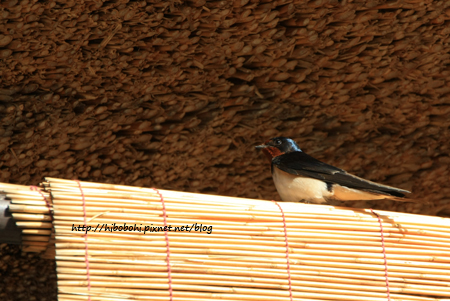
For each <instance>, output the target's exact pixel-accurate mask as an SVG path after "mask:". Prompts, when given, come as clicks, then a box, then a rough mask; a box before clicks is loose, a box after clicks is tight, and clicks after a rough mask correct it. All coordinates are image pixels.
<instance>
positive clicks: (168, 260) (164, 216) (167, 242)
mask: <svg viewBox="0 0 450 301" xmlns="http://www.w3.org/2000/svg"><path fill="white" fill-rule="evenodd" d="M152 189H153V190H154V191H156V193H157V194H159V197H160V199H161V204H162V208H163V218H164V229H165V230H164V236H165V237H166V250H167V278H169V296H170V301H172V300H173V299H172V270H171V268H170V244H169V234H168V233H167V212H166V204H165V203H164V198H163V196H162V194H161V192H159V190H158V189H156V188H152Z"/></svg>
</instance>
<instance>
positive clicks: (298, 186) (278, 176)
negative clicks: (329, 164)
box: [272, 166, 332, 204]
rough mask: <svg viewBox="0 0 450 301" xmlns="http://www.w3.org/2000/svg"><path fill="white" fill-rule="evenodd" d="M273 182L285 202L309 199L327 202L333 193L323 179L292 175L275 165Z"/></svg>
mask: <svg viewBox="0 0 450 301" xmlns="http://www.w3.org/2000/svg"><path fill="white" fill-rule="evenodd" d="M272 177H273V182H274V183H275V187H276V188H277V191H278V194H279V195H280V197H281V199H282V200H283V201H285V202H299V201H307V202H310V203H316V204H320V203H326V199H325V198H327V197H330V196H332V193H331V192H329V191H328V190H327V184H326V183H325V182H323V181H320V180H316V179H312V178H306V177H300V176H295V175H291V174H289V173H287V172H284V171H282V170H280V169H278V168H277V167H275V166H274V167H273V174H272Z"/></svg>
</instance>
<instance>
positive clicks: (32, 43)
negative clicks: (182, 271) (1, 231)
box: [0, 0, 450, 300]
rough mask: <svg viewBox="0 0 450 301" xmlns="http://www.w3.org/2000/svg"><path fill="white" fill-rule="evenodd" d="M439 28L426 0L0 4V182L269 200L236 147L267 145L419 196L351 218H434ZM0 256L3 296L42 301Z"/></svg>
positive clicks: (449, 138)
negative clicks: (381, 214) (291, 146)
mask: <svg viewBox="0 0 450 301" xmlns="http://www.w3.org/2000/svg"><path fill="white" fill-rule="evenodd" d="M153 2H155V3H153ZM449 20H450V2H449V1H431V0H426V1H418V0H398V1H381V0H380V1H378V0H364V1H363V0H355V1H350V0H349V1H346V0H344V1H337V0H315V1H289V0H286V1H285V0H278V1H267V0H262V1H257V0H250V1H249V0H236V1H231V0H230V1H208V2H207V1H204V0H193V1H186V2H182V1H162V2H159V1H128V0H123V1H121V0H113V1H105V2H103V1H98V0H96V1H83V0H77V1H74V0H72V1H60V0H58V1H53V0H50V1H39V2H38V1H37V0H23V1H17V0H5V1H1V3H0V75H1V76H0V113H1V121H0V124H1V127H0V151H1V153H0V166H1V167H0V181H1V182H10V183H20V184H37V183H39V182H40V181H42V179H43V177H44V176H52V177H61V178H68V179H74V178H79V179H83V180H88V181H98V182H110V183H117V184H119V183H123V184H129V185H139V186H155V187H160V188H164V189H175V190H182V191H194V192H205V193H213V194H223V195H233V196H241V197H251V198H263V199H273V198H275V199H278V196H277V194H276V191H275V188H274V186H273V184H272V179H271V176H270V171H269V165H268V162H266V161H265V158H264V157H263V156H262V154H260V153H258V152H257V151H256V150H254V149H253V146H254V145H256V144H260V143H261V142H264V141H265V140H266V139H267V138H270V137H273V136H277V135H283V136H289V137H292V138H294V139H295V140H296V141H297V142H298V143H299V145H300V147H301V148H302V149H303V150H304V151H305V152H307V153H309V154H310V155H312V156H314V157H316V158H318V159H321V160H323V161H325V162H327V163H330V164H333V165H337V166H338V167H341V168H343V169H346V170H348V171H349V172H352V173H355V174H356V175H359V176H362V177H365V178H368V179H371V180H374V181H379V182H382V183H385V184H390V185H394V186H398V187H401V188H406V189H410V190H412V191H413V197H414V198H418V199H422V198H426V199H428V200H430V201H431V204H428V205H422V204H418V205H412V204H404V203H400V204H392V202H389V201H385V202H381V203H377V204H373V203H368V204H353V205H355V206H366V207H374V208H385V209H391V210H400V211H407V212H413V213H423V214H433V215H435V214H438V215H450V208H449V206H448V205H449V201H450V184H449V177H450V174H449V167H450V156H449V151H450V148H449V145H450V131H449V127H450V54H449V50H450V46H449V43H450V35H449V34H450V21H449ZM1 250H2V251H1V252H2V253H1V256H2V258H1V259H0V271H1V272H2V276H6V277H8V278H9V279H14V281H11V283H15V284H16V285H17V291H16V290H15V289H14V286H9V288H8V289H5V287H2V286H0V298H1V299H2V300H33V299H32V297H31V296H36V297H35V298H36V300H54V299H55V298H56V297H55V296H56V294H53V295H52V294H49V293H48V291H49V287H50V288H51V289H53V292H55V293H56V284H55V279H54V275H50V274H49V275H47V277H48V278H47V279H46V280H45V281H44V283H46V285H39V286H38V287H37V291H33V292H32V291H31V290H30V286H28V285H24V281H26V280H25V279H27V278H24V277H21V276H20V273H18V274H17V273H14V269H13V267H14V266H21V268H22V269H24V266H26V267H29V268H30V269H31V268H32V267H31V266H36V265H37V263H33V261H30V260H29V257H28V255H26V254H25V255H23V256H21V255H20V253H18V252H17V250H15V249H13V248H12V247H10V246H2V248H1ZM43 263H47V264H48V265H51V264H53V263H52V262H50V261H48V262H47V261H41V263H40V264H41V265H42V264H43ZM25 271H26V268H25ZM11 287H12V288H11ZM20 291H22V293H18V292H20Z"/></svg>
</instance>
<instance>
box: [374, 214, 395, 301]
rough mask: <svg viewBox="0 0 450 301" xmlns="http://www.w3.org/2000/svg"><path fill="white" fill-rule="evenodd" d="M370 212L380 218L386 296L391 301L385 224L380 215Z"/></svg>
mask: <svg viewBox="0 0 450 301" xmlns="http://www.w3.org/2000/svg"><path fill="white" fill-rule="evenodd" d="M370 211H372V213H373V214H374V215H375V216H376V217H377V218H378V223H379V224H380V232H381V247H382V248H383V256H384V274H385V278H386V294H387V299H388V300H389V301H391V295H390V292H389V277H388V265H387V258H386V249H385V248H384V234H383V223H382V222H381V218H380V216H379V215H378V213H376V212H375V211H373V210H372V209H370Z"/></svg>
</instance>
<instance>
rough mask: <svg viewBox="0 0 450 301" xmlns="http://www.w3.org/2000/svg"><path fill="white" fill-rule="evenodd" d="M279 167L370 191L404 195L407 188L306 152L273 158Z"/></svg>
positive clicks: (296, 173)
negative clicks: (358, 173) (357, 173)
mask: <svg viewBox="0 0 450 301" xmlns="http://www.w3.org/2000/svg"><path fill="white" fill-rule="evenodd" d="M272 164H273V165H275V166H276V167H278V168H279V169H281V170H283V171H285V172H287V173H290V174H293V175H298V176H304V177H310V178H314V179H318V180H322V181H325V182H328V183H332V184H338V185H341V186H346V187H349V188H355V189H360V190H365V191H368V192H374V193H381V194H388V195H392V196H396V197H403V196H404V194H405V193H410V192H409V191H407V190H403V189H399V188H395V187H391V186H387V185H382V184H378V183H375V182H372V181H368V180H365V179H362V178H360V177H357V176H354V175H352V174H349V173H347V172H346V171H345V170H342V169H340V168H337V167H334V166H332V165H329V164H326V163H323V162H321V161H319V160H317V159H314V158H313V157H311V156H309V155H307V154H305V153H304V152H291V153H287V154H283V155H281V156H277V157H275V158H273V159H272Z"/></svg>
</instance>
